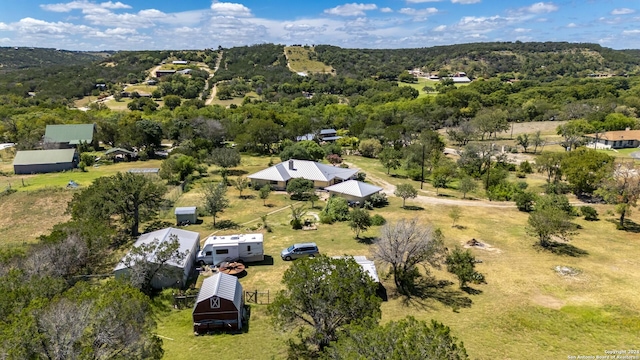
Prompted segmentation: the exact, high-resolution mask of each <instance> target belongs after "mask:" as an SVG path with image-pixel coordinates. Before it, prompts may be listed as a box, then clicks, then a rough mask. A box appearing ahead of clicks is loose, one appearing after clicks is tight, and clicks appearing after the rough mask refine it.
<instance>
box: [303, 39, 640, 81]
mask: <svg viewBox="0 0 640 360" xmlns="http://www.w3.org/2000/svg"><path fill="white" fill-rule="evenodd" d="M315 50H316V53H317V54H318V60H319V61H322V62H324V63H326V64H329V65H331V66H333V67H334V68H335V69H336V71H337V72H338V74H340V75H345V76H352V77H362V76H374V75H378V76H380V75H382V76H385V77H388V76H390V75H394V74H395V75H397V74H399V73H400V72H402V71H403V70H409V69H413V68H416V67H418V68H422V69H423V71H427V72H436V73H437V72H438V71H441V70H445V71H464V72H466V73H467V74H468V75H470V76H473V77H484V78H488V77H494V76H496V75H498V74H506V73H517V75H518V78H521V79H538V80H547V79H548V80H551V79H555V78H557V77H561V76H574V77H583V76H587V75H588V74H591V73H606V74H628V73H637V72H638V70H640V56H638V53H637V52H634V51H619V50H612V49H609V48H604V47H602V46H600V45H597V44H575V43H566V42H544V43H541V42H537V43H522V42H515V43H510V42H500V43H472V44H459V45H450V46H435V47H430V48H420V49H393V50H372V49H342V48H339V47H336V46H327V45H322V46H316V48H315Z"/></svg>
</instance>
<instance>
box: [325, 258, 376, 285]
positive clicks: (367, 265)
mask: <svg viewBox="0 0 640 360" xmlns="http://www.w3.org/2000/svg"><path fill="white" fill-rule="evenodd" d="M333 258H334V259H348V258H353V260H355V261H356V262H357V263H358V265H360V267H361V268H362V271H364V272H365V273H367V274H368V275H369V276H370V277H371V279H372V280H373V281H375V282H377V283H379V282H380V278H379V277H378V270H377V269H376V264H375V263H374V262H373V261H372V260H369V259H367V257H366V256H334V257H333Z"/></svg>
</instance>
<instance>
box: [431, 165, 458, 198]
mask: <svg viewBox="0 0 640 360" xmlns="http://www.w3.org/2000/svg"><path fill="white" fill-rule="evenodd" d="M455 175H456V164H455V163H454V162H453V161H451V160H449V159H447V158H444V159H442V160H441V161H440V162H439V163H438V166H437V167H436V168H435V169H434V170H433V172H432V174H431V177H432V184H433V187H434V188H436V195H437V194H438V191H439V190H440V189H446V188H447V187H448V186H449V183H450V182H451V181H452V180H453V177H454V176H455Z"/></svg>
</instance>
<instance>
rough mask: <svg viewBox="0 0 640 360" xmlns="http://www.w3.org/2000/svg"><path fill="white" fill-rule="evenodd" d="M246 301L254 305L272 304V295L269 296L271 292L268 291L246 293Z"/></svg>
mask: <svg viewBox="0 0 640 360" xmlns="http://www.w3.org/2000/svg"><path fill="white" fill-rule="evenodd" d="M244 301H245V302H247V303H253V304H271V295H270V294H269V290H267V291H258V290H252V291H245V292H244Z"/></svg>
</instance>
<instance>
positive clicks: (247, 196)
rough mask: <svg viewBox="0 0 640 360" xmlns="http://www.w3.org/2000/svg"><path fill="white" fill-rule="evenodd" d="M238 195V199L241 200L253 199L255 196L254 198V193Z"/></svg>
mask: <svg viewBox="0 0 640 360" xmlns="http://www.w3.org/2000/svg"><path fill="white" fill-rule="evenodd" d="M239 197H240V199H242V200H253V199H255V198H256V196H255V195H242V196H239Z"/></svg>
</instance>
